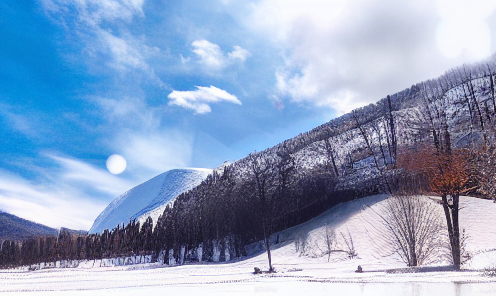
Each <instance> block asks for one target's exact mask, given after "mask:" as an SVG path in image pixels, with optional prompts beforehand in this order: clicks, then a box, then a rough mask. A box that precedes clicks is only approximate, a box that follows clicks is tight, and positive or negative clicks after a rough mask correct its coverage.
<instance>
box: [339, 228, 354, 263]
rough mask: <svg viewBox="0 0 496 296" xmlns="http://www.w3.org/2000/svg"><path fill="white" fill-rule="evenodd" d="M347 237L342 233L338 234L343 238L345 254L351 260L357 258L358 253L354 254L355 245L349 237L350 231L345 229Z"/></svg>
mask: <svg viewBox="0 0 496 296" xmlns="http://www.w3.org/2000/svg"><path fill="white" fill-rule="evenodd" d="M347 232H348V233H347V235H345V234H344V233H342V232H340V233H339V234H341V237H342V238H343V241H344V244H345V247H346V250H345V252H346V253H347V254H348V257H349V258H351V259H353V258H355V257H357V256H358V253H357V252H356V249H355V243H354V242H353V237H352V236H351V233H350V230H349V229H347Z"/></svg>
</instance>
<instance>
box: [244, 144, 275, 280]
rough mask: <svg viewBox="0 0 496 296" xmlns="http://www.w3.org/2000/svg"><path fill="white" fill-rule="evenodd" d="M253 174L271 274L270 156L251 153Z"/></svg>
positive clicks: (271, 188)
mask: <svg viewBox="0 0 496 296" xmlns="http://www.w3.org/2000/svg"><path fill="white" fill-rule="evenodd" d="M248 159H249V161H250V166H251V167H250V169H251V173H252V174H253V176H254V178H255V185H256V193H255V196H256V197H257V200H258V202H259V206H260V207H259V210H260V212H259V214H260V217H261V220H262V231H263V236H264V242H265V247H266V249H267V258H268V260H269V272H272V271H274V268H273V267H272V257H271V254H270V242H269V238H270V235H271V233H272V200H271V199H270V196H271V192H270V191H271V190H273V186H272V184H271V183H272V180H271V179H272V164H271V162H270V160H269V158H268V155H267V154H265V153H264V152H258V153H257V152H254V153H250V155H249V156H248Z"/></svg>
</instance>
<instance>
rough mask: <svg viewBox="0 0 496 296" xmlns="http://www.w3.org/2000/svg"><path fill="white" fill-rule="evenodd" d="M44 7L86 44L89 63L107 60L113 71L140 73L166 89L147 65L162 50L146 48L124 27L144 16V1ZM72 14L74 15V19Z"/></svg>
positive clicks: (48, 0) (86, 0)
mask: <svg viewBox="0 0 496 296" xmlns="http://www.w3.org/2000/svg"><path fill="white" fill-rule="evenodd" d="M43 3H44V7H45V10H46V11H47V13H48V15H50V16H51V17H52V19H54V20H55V21H57V22H59V23H60V24H61V25H63V26H65V27H66V28H67V30H70V31H71V32H72V31H74V32H76V34H77V35H78V37H79V38H80V39H81V40H82V42H84V43H85V46H86V48H85V52H86V53H87V54H88V58H89V60H91V59H93V62H94V63H96V64H97V65H98V63H100V62H101V60H104V61H105V63H106V65H107V66H109V67H110V68H111V69H115V70H118V71H120V72H126V74H128V75H134V72H133V71H136V70H140V71H141V72H142V73H144V74H145V75H146V76H147V77H148V78H149V80H150V81H152V82H153V83H155V84H157V85H158V86H160V87H166V84H165V83H164V82H162V80H161V79H160V78H159V77H158V76H157V75H156V73H155V71H154V69H153V67H151V66H150V64H149V63H148V62H147V60H148V59H149V58H150V57H152V56H154V55H157V54H158V53H159V52H160V49H159V48H157V47H150V46H147V45H146V44H145V43H146V40H144V39H143V37H142V38H136V37H134V36H133V35H132V34H131V33H130V32H129V30H128V29H127V28H126V26H125V25H122V23H124V24H127V25H128V24H130V23H131V22H132V20H133V18H134V17H136V16H137V17H144V16H145V15H144V12H143V4H144V1H143V0H74V1H60V0H45V1H43ZM71 11H75V15H74V13H71ZM72 17H75V19H76V23H75V24H72V23H71V21H70V20H71V18H72ZM106 22H107V23H112V24H113V25H114V26H117V27H118V28H119V30H118V31H117V32H116V33H114V32H113V31H112V30H110V29H108V28H107V27H104V26H103V23H106ZM98 57H100V58H98ZM99 66H101V65H99Z"/></svg>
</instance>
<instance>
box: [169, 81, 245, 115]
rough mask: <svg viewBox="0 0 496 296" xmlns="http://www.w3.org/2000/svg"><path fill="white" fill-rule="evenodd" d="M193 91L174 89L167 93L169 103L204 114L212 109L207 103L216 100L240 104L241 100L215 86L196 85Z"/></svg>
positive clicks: (216, 101) (215, 101)
mask: <svg viewBox="0 0 496 296" xmlns="http://www.w3.org/2000/svg"><path fill="white" fill-rule="evenodd" d="M196 88H198V90H194V91H177V90H174V91H172V93H170V94H169V95H168V98H169V99H170V101H169V104H170V105H176V106H180V107H183V108H186V109H191V110H193V111H195V113H197V114H205V113H209V112H211V111H212V109H211V108H210V106H209V104H210V103H218V102H230V103H234V104H237V105H241V101H240V100H238V98H236V96H234V95H231V94H230V93H228V92H227V91H225V90H222V89H220V88H217V87H215V86H212V85H211V86H210V87H203V86H197V87H196Z"/></svg>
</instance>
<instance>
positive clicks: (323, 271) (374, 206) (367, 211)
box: [0, 196, 496, 296]
mask: <svg viewBox="0 0 496 296" xmlns="http://www.w3.org/2000/svg"><path fill="white" fill-rule="evenodd" d="M384 199H385V197H384V196H372V197H367V198H363V199H359V200H356V201H353V202H349V203H345V204H342V205H339V206H337V207H335V208H333V209H331V210H329V211H327V212H326V213H324V214H322V215H320V216H319V217H316V218H314V219H312V220H311V221H308V222H307V223H304V224H302V225H298V226H296V227H293V228H290V229H287V230H285V231H283V232H281V233H279V234H278V235H279V244H275V245H274V250H273V262H274V267H275V268H276V270H277V273H275V274H262V275H254V274H252V271H253V268H254V267H260V268H262V269H263V270H267V266H266V265H267V263H266V262H267V258H266V254H265V253H260V252H259V253H257V251H258V250H260V244H253V245H251V246H249V247H250V248H249V250H250V252H252V253H257V254H258V255H254V256H252V257H250V258H245V259H244V260H240V261H238V262H233V263H218V264H207V263H203V264H193V265H183V266H174V267H169V266H163V265H159V264H139V265H130V266H119V267H97V268H83V266H88V264H86V265H81V267H80V268H65V269H45V270H39V271H34V272H27V271H25V270H21V269H20V270H10V271H5V270H3V271H0V293H2V295H3V294H4V293H5V292H16V295H22V294H26V295H166V294H167V295H174V294H172V293H175V292H176V293H178V294H177V295H233V294H234V293H236V295H253V294H266V295H302V294H304V293H308V292H309V291H311V294H312V295H436V296H441V295H495V293H494V291H496V277H487V276H484V275H483V269H484V268H487V267H492V266H496V229H494V227H491V221H495V219H496V204H494V203H492V202H491V201H488V200H481V199H475V198H470V197H462V199H461V205H462V208H463V210H462V212H461V226H462V228H465V229H466V233H467V234H468V236H469V238H468V240H467V249H468V250H469V251H470V252H471V253H472V256H473V257H472V259H471V260H470V261H469V262H467V264H466V265H464V269H465V270H464V271H461V272H452V271H446V266H447V263H443V261H442V260H440V261H439V262H433V263H432V264H431V265H430V266H428V267H426V268H425V269H426V270H428V271H429V272H416V273H411V272H408V271H412V270H411V269H410V270H409V269H406V268H405V264H404V263H402V262H400V261H398V260H397V258H396V257H395V256H381V255H378V254H380V253H381V252H380V251H381V250H379V249H378V248H379V247H380V246H381V244H380V237H378V236H379V232H377V231H376V229H377V226H378V225H376V224H375V223H376V221H377V219H374V216H373V215H374V210H375V211H378V210H380V209H381V204H382V203H383V201H384ZM326 225H328V226H329V227H332V228H333V229H334V230H335V232H336V233H337V234H339V235H340V233H343V234H345V236H346V235H347V234H348V231H349V233H350V234H351V237H352V238H353V241H354V245H355V249H356V252H357V253H358V257H356V258H353V259H349V258H348V256H347V255H346V254H345V253H343V252H336V253H332V254H331V257H330V262H327V259H328V258H327V255H325V252H324V249H325V248H324V245H323V242H324V241H323V237H324V233H325V228H326ZM339 235H337V237H338V238H339V237H340V236H339ZM276 238H277V235H275V236H274V240H275V239H276ZM342 244H343V242H342V241H339V239H338V245H337V247H336V248H337V249H338V248H342V247H343V246H342ZM96 263H98V261H97V262H96ZM94 265H95V264H91V266H94ZM358 265H361V266H362V267H363V269H364V272H363V273H355V272H354V270H355V269H356V267H357V266H358ZM96 266H99V265H98V264H96ZM424 271H425V270H424ZM33 292H35V293H33ZM179 293H180V294H179Z"/></svg>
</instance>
